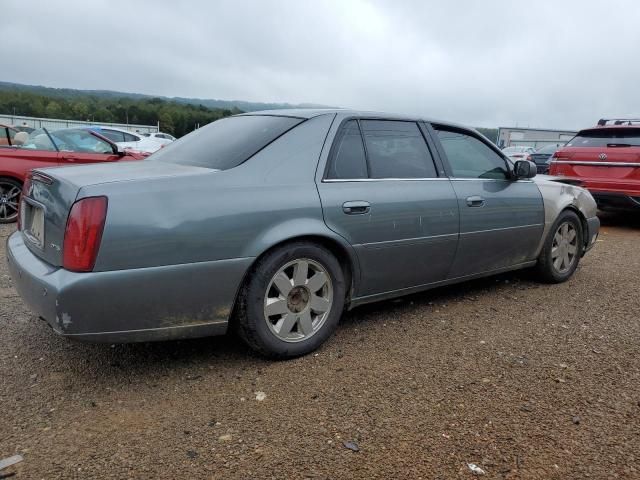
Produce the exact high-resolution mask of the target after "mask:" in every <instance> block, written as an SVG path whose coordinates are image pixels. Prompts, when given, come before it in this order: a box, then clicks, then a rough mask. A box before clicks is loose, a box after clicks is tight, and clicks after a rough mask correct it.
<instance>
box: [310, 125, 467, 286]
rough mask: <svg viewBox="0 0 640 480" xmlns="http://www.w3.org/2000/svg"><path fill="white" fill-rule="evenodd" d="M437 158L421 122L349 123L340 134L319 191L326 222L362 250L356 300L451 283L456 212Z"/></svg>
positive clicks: (452, 195)
mask: <svg viewBox="0 0 640 480" xmlns="http://www.w3.org/2000/svg"><path fill="white" fill-rule="evenodd" d="M431 148H433V146H431ZM433 157H434V156H433V155H432V152H431V149H430V147H429V145H428V143H427V140H426V138H425V136H424V135H423V131H422V130H421V128H420V127H419V125H418V124H417V123H416V122H407V121H397V120H380V119H347V120H346V121H344V122H343V123H342V125H341V127H340V129H339V130H338V132H337V134H336V136H335V139H334V142H333V146H332V148H331V151H330V154H329V159H328V165H327V168H326V171H325V173H324V177H323V179H322V181H321V182H320V183H319V184H318V190H319V192H320V198H321V201H322V208H323V214H324V218H325V222H326V224H327V225H328V227H329V228H331V229H332V230H334V231H335V232H337V233H338V234H340V235H342V236H343V237H344V238H345V239H346V240H347V241H348V242H349V243H351V244H352V245H353V247H354V249H355V251H356V252H357V255H358V259H359V262H360V267H361V272H362V275H361V279H360V282H359V283H358V285H359V288H358V291H357V292H356V295H357V296H370V295H375V294H380V293H384V292H389V291H394V290H400V289H404V288H409V287H414V286H418V285H424V284H429V283H433V282H437V281H439V280H444V279H445V278H446V277H447V273H448V271H449V268H450V266H451V263H452V261H453V257H454V255H455V250H456V245H457V239H458V206H457V201H456V196H455V192H454V191H453V187H452V186H451V182H450V181H449V180H448V179H447V178H446V177H443V176H439V174H438V170H439V169H438V168H437V167H436V164H435V162H434V158H433Z"/></svg>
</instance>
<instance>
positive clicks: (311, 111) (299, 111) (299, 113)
mask: <svg viewBox="0 0 640 480" xmlns="http://www.w3.org/2000/svg"><path fill="white" fill-rule="evenodd" d="M326 114H341V115H345V116H354V117H366V118H382V119H385V120H405V121H412V122H428V123H436V124H439V125H447V126H451V127H458V128H464V129H465V130H474V129H473V128H471V127H468V126H466V125H462V124H458V123H454V122H448V121H441V120H436V119H433V118H428V117H424V116H421V115H406V114H402V113H389V112H372V111H367V110H353V109H347V108H283V109H279V110H259V111H257V112H246V113H240V114H238V115H234V116H238V117H242V116H247V115H271V116H275V117H297V118H305V119H309V118H313V117H317V116H320V115H326Z"/></svg>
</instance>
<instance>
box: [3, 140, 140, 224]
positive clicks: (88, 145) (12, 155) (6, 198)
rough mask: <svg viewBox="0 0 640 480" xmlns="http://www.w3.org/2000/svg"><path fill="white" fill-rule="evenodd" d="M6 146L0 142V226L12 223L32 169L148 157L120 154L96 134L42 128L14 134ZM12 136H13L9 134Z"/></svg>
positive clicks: (132, 152)
mask: <svg viewBox="0 0 640 480" xmlns="http://www.w3.org/2000/svg"><path fill="white" fill-rule="evenodd" d="M5 133H6V134H7V140H8V142H7V143H8V144H7V145H4V144H2V143H1V142H0V223H10V222H15V221H16V219H17V218H18V202H19V200H20V194H21V192H22V184H23V182H24V179H25V177H26V175H27V173H28V172H29V170H31V169H33V168H42V167H56V166H63V165H69V164H78V163H100V162H117V161H121V160H140V159H142V158H146V157H147V156H148V154H143V153H140V152H136V151H133V150H122V148H120V147H118V146H117V145H116V144H115V143H113V142H111V141H110V140H108V139H106V138H104V137H102V136H101V135H99V134H98V133H96V132H93V131H90V130H85V129H82V128H66V129H62V130H56V131H53V132H50V131H48V130H47V129H45V128H41V129H38V130H34V131H33V132H31V133H30V134H27V133H26V132H22V133H15V134H13V135H12V136H11V139H10V141H9V139H8V137H9V132H8V130H7V131H6V132H5ZM12 133H13V132H12Z"/></svg>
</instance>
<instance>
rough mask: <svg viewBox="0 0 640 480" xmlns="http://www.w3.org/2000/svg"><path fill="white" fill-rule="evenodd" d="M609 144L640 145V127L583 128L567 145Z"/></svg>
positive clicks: (591, 145)
mask: <svg viewBox="0 0 640 480" xmlns="http://www.w3.org/2000/svg"><path fill="white" fill-rule="evenodd" d="M607 145H631V146H634V147H638V146H640V129H631V128H603V129H601V130H583V131H582V132H580V133H578V135H576V136H575V137H573V138H572V139H571V141H570V142H569V143H567V145H566V146H567V147H606V146H607Z"/></svg>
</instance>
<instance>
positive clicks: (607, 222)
mask: <svg viewBox="0 0 640 480" xmlns="http://www.w3.org/2000/svg"><path fill="white" fill-rule="evenodd" d="M598 218H600V223H601V225H602V226H603V227H616V228H623V229H628V230H640V212H633V211H628V212H602V211H598Z"/></svg>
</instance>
